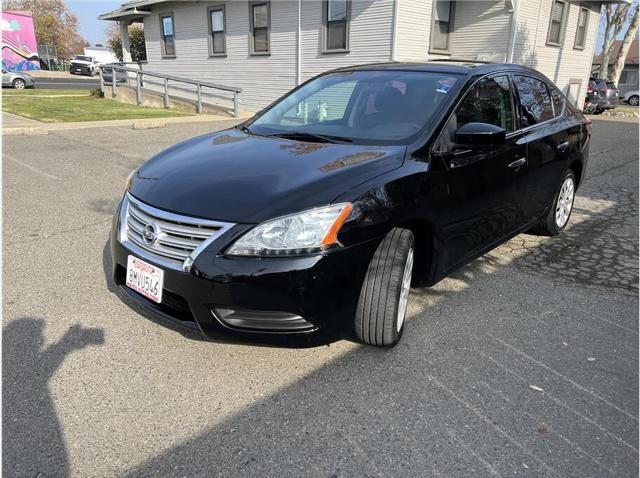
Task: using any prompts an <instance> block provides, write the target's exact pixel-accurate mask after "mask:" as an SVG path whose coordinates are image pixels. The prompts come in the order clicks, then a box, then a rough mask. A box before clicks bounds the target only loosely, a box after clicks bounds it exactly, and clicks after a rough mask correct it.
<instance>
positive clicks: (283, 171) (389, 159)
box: [130, 129, 406, 223]
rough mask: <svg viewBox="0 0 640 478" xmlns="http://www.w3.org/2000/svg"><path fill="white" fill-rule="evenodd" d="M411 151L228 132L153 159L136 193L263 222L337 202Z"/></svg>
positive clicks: (197, 212) (179, 207)
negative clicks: (337, 199)
mask: <svg viewBox="0 0 640 478" xmlns="http://www.w3.org/2000/svg"><path fill="white" fill-rule="evenodd" d="M405 149H406V148H405V147H404V146H384V147H382V146H368V145H352V144H333V143H308V142H300V141H293V140H288V139H281V138H273V137H270V138H267V137H263V136H255V135H250V134H246V133H243V132H241V131H239V130H236V129H232V130H225V131H220V132H217V133H213V134H207V135H204V136H199V137H197V138H193V139H191V140H188V141H186V142H184V143H180V144H177V145H175V146H173V147H171V148H169V149H167V150H165V151H163V152H161V153H160V154H158V155H157V156H155V157H153V158H152V159H150V160H149V161H148V162H146V163H145V164H143V165H142V166H141V167H140V168H139V169H138V171H137V172H136V173H135V174H134V175H133V177H132V181H131V186H130V193H131V194H132V195H133V196H135V197H137V198H138V199H140V200H141V201H143V202H146V203H148V204H150V205H152V206H155V207H157V208H160V209H165V210H167V211H171V212H175V213H179V214H184V215H189V216H196V217H202V218H208V219H214V220H220V221H227V222H235V223H258V222H262V221H264V220H266V219H270V218H273V217H277V216H281V215H285V214H290V213H293V212H296V211H301V210H304V209H307V208H311V207H316V206H320V205H323V204H329V203H331V202H332V201H333V200H334V199H335V198H337V197H338V196H340V195H341V194H344V193H345V192H346V191H348V190H349V189H351V188H353V187H355V186H357V185H359V184H361V183H363V182H364V181H367V180H369V179H371V178H373V177H375V176H378V175H380V174H383V173H385V172H388V171H390V170H392V169H395V168H398V167H399V166H400V165H401V164H402V161H403V159H404V152H405Z"/></svg>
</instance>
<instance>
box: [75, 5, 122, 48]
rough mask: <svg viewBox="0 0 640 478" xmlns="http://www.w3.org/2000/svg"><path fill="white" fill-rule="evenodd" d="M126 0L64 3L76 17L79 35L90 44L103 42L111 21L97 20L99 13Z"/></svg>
mask: <svg viewBox="0 0 640 478" xmlns="http://www.w3.org/2000/svg"><path fill="white" fill-rule="evenodd" d="M125 1H126V0H115V1H113V0H95V1H94V0H66V1H65V4H66V5H67V7H69V10H71V11H72V12H73V13H74V14H75V15H76V16H77V17H78V24H79V25H80V35H82V37H83V38H84V39H86V40H87V41H88V42H89V43H91V45H94V44H96V43H104V42H105V40H106V35H105V33H104V31H105V29H106V28H107V26H109V23H111V22H105V21H102V20H98V15H100V14H101V13H106V12H110V11H111V10H115V9H116V8H118V7H119V6H120V5H122V4H123V3H124V2H125Z"/></svg>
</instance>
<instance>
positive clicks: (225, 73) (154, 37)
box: [144, 1, 298, 110]
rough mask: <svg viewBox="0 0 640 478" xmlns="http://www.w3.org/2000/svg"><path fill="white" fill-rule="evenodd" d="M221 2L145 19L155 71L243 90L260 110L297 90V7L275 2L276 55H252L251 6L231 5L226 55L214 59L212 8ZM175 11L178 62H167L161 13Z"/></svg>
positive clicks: (245, 100)
mask: <svg viewBox="0 0 640 478" xmlns="http://www.w3.org/2000/svg"><path fill="white" fill-rule="evenodd" d="M220 4H221V2H199V3H196V4H192V3H187V4H183V5H181V4H175V3H171V4H169V5H168V6H165V5H158V7H157V8H154V9H153V10H152V15H149V16H148V17H145V19H144V30H145V39H146V42H147V61H148V63H147V65H145V69H147V70H149V71H154V72H160V73H165V74H171V75H176V76H186V77H189V78H194V79H198V80H201V81H209V82H212V83H218V84H222V85H229V86H238V87H240V88H242V89H243V93H242V94H241V95H240V102H241V105H242V106H243V107H245V108H248V109H251V110H256V109H259V108H261V107H263V106H265V105H266V104H268V103H269V102H270V101H272V100H273V99H275V98H278V97H279V96H281V95H283V94H285V93H286V92H287V91H289V90H290V89H291V88H293V87H294V86H295V70H296V56H295V47H296V35H297V28H298V27H297V24H298V23H297V22H298V17H297V10H296V8H292V7H294V6H297V3H293V2H289V1H272V2H271V30H270V40H271V54H270V55H269V56H255V55H250V54H249V36H248V33H249V4H248V2H226V3H224V5H225V11H226V50H227V56H226V57H209V39H208V36H209V31H208V29H209V23H208V20H207V8H208V7H210V6H213V5H220ZM165 11H172V12H173V17H174V31H175V44H176V58H162V56H161V49H160V20H159V14H160V13H162V12H165Z"/></svg>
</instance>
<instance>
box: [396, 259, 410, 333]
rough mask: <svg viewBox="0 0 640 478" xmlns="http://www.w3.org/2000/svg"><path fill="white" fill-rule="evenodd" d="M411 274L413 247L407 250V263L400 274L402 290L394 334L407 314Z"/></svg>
mask: <svg viewBox="0 0 640 478" xmlns="http://www.w3.org/2000/svg"><path fill="white" fill-rule="evenodd" d="M412 274H413V247H412V248H411V249H409V253H408V254H407V261H406V262H405V265H404V272H403V274H402V289H401V290H400V301H399V304H398V320H397V321H396V332H400V330H401V329H402V324H404V317H405V315H406V314H407V305H408V303H409V292H410V291H411V276H412Z"/></svg>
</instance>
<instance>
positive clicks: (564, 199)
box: [532, 169, 576, 236]
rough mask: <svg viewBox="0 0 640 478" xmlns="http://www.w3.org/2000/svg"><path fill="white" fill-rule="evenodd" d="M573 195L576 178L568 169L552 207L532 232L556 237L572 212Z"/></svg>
mask: <svg viewBox="0 0 640 478" xmlns="http://www.w3.org/2000/svg"><path fill="white" fill-rule="evenodd" d="M575 195H576V177H575V175H574V174H573V171H571V170H570V169H568V170H567V171H566V172H565V173H564V176H562V182H561V183H560V187H559V188H558V192H557V193H556V195H555V198H554V200H553V206H552V207H551V209H549V212H548V213H547V215H546V216H545V217H544V218H543V219H541V220H540V222H538V224H536V225H535V226H534V227H533V228H532V231H533V232H534V233H536V234H540V235H542V236H557V235H558V234H560V233H561V232H562V231H564V229H565V228H566V227H567V224H569V219H570V217H571V212H572V211H573V201H574V199H575Z"/></svg>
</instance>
